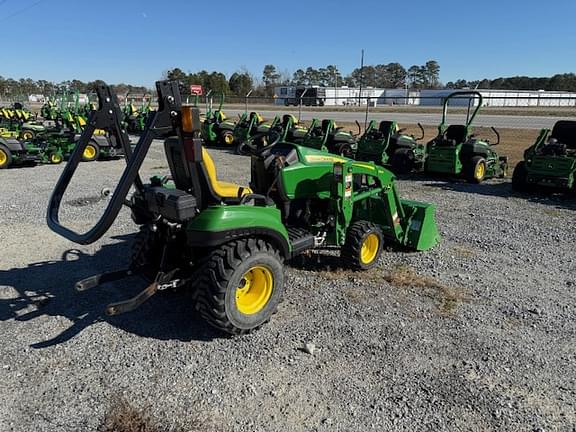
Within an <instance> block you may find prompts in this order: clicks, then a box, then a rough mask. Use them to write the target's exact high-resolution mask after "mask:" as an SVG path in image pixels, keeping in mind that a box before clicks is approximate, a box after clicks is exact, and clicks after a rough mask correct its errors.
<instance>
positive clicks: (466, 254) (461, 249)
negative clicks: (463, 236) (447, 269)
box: [452, 246, 476, 258]
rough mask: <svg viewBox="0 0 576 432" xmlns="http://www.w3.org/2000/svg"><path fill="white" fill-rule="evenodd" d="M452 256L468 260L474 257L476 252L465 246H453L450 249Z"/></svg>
mask: <svg viewBox="0 0 576 432" xmlns="http://www.w3.org/2000/svg"><path fill="white" fill-rule="evenodd" d="M452 250H453V251H454V255H456V256H458V257H460V258H470V257H473V256H474V255H476V252H475V251H473V250H472V249H470V248H467V247H466V246H454V247H453V248H452Z"/></svg>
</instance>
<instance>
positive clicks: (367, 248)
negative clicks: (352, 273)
mask: <svg viewBox="0 0 576 432" xmlns="http://www.w3.org/2000/svg"><path fill="white" fill-rule="evenodd" d="M383 249H384V236H383V235H382V231H381V230H380V228H378V226H377V225H376V224H373V223H372V222H368V221H358V222H354V223H353V224H352V225H350V227H348V231H347V232H346V241H345V243H344V246H342V250H341V253H340V256H341V258H342V261H343V262H344V263H345V265H347V266H350V267H351V268H352V269H353V270H368V269H370V268H372V267H374V266H375V265H376V264H377V263H378V258H379V257H380V255H381V254H382V250H383Z"/></svg>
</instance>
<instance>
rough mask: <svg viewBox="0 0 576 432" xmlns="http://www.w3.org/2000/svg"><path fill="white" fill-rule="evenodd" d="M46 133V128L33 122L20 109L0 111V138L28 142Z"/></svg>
mask: <svg viewBox="0 0 576 432" xmlns="http://www.w3.org/2000/svg"><path fill="white" fill-rule="evenodd" d="M45 131H46V126H45V125H44V124H42V123H40V122H37V121H34V120H33V118H32V116H31V114H30V113H29V112H27V111H25V110H22V109H14V108H2V109H0V137H2V138H19V139H23V140H28V139H31V138H34V137H35V136H36V135H38V134H41V133H43V132H45Z"/></svg>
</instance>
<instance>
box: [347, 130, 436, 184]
mask: <svg viewBox="0 0 576 432" xmlns="http://www.w3.org/2000/svg"><path fill="white" fill-rule="evenodd" d="M418 126H419V127H420V130H421V132H422V136H420V137H418V138H416V137H414V136H413V135H407V134H405V133H403V132H404V131H405V129H400V128H399V126H398V123H396V122H395V121H388V120H382V121H381V122H380V123H379V124H377V123H376V121H375V120H372V121H371V122H370V123H369V124H368V127H367V128H366V131H365V132H364V134H362V136H361V137H360V139H359V140H358V148H357V150H356V154H355V159H356V160H359V161H366V162H374V163H376V164H378V165H380V166H385V167H387V168H389V169H390V170H391V171H392V172H394V173H395V174H407V173H409V172H411V171H422V169H424V160H425V158H426V146H425V145H423V144H420V143H418V141H420V140H421V139H422V138H424V128H423V127H422V125H421V124H420V123H418Z"/></svg>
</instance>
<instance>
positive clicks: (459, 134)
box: [444, 125, 468, 144]
mask: <svg viewBox="0 0 576 432" xmlns="http://www.w3.org/2000/svg"><path fill="white" fill-rule="evenodd" d="M467 133H468V129H467V128H466V126H464V125H450V126H448V129H446V132H444V136H445V137H446V141H448V142H449V143H452V142H454V143H455V144H459V143H463V142H464V141H466V138H467V136H466V135H467Z"/></svg>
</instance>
